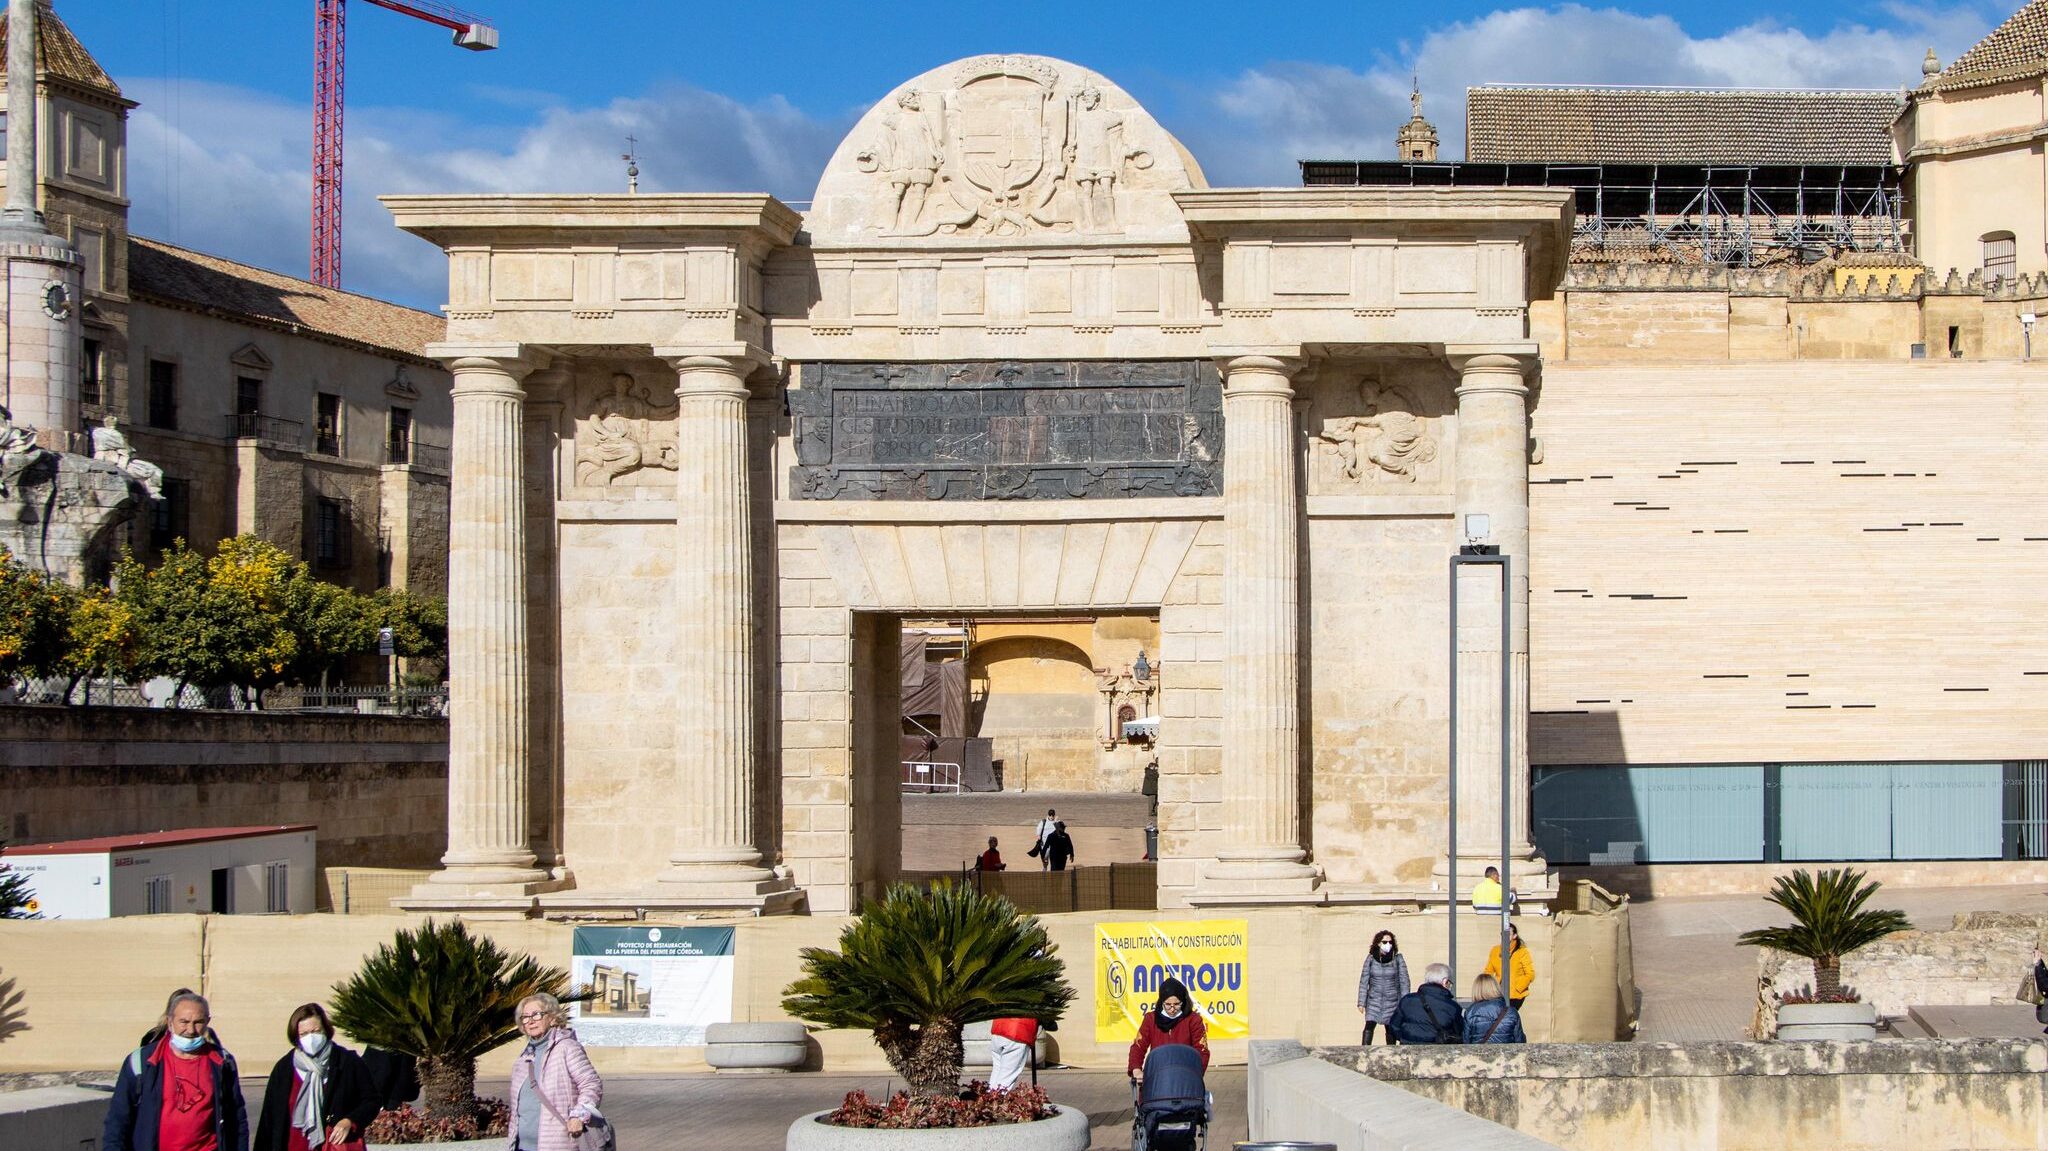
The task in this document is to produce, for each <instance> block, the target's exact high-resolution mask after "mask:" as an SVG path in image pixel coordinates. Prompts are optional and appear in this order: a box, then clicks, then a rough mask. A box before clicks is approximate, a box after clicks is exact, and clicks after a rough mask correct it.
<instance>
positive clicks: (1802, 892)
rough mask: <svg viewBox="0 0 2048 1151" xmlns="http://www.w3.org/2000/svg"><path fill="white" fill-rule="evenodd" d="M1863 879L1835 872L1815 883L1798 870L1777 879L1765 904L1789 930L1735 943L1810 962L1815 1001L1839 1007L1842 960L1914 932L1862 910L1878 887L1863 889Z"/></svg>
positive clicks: (1897, 918) (1896, 916)
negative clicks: (1787, 921) (1788, 916)
mask: <svg viewBox="0 0 2048 1151" xmlns="http://www.w3.org/2000/svg"><path fill="white" fill-rule="evenodd" d="M1863 875H1864V873H1863V872H1861V871H1851V870H1849V869H1848V868H1840V869H1830V870H1827V871H1823V872H1821V873H1820V875H1819V876H1818V877H1816V876H1813V875H1809V874H1808V873H1807V872H1805V871H1803V870H1801V871H1794V872H1793V873H1792V874H1790V875H1781V876H1779V877H1778V882H1777V884H1776V885H1775V886H1773V887H1772V888H1771V892H1770V894H1769V895H1766V896H1764V898H1765V899H1768V900H1770V901H1771V902H1772V903H1775V904H1777V905H1778V906H1779V907H1782V908H1784V909H1785V910H1786V911H1789V912H1791V913H1792V919H1793V921H1794V922H1793V924H1792V926H1790V927H1765V928H1761V929H1759V930H1756V931H1745V932H1743V933H1742V936H1741V938H1740V940H1739V942H1741V943H1744V944H1747V945H1748V946H1751V947H1769V948H1771V949H1773V950H1776V951H1782V952H1785V953H1786V954H1787V955H1796V956H1798V957H1800V958H1801V959H1811V960H1813V993H1814V997H1815V998H1816V999H1818V1000H1820V1001H1821V1002H1823V1003H1830V1002H1839V1001H1841V999H1842V957H1843V956H1844V955H1848V954H1850V953H1851V952H1854V951H1855V950H1857V949H1858V948H1860V947H1864V946H1866V945H1868V944H1871V943H1875V942H1876V941H1878V940H1880V939H1883V938H1884V937H1885V936H1887V935H1890V934H1892V933H1893V932H1895V931H1907V930H1910V929H1911V928H1912V926H1913V925H1912V924H1911V923H1909V922H1907V920H1906V915H1905V913H1904V912H1902V911H1878V910H1872V911H1865V910H1864V909H1863V905H1864V904H1865V903H1868V902H1870V897H1871V896H1872V895H1874V894H1876V893H1877V889H1878V886H1879V885H1878V884H1877V882H1876V881H1874V880H1873V881H1872V882H1870V883H1868V884H1865V883H1864V882H1863Z"/></svg>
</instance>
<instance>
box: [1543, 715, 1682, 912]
mask: <svg viewBox="0 0 2048 1151" xmlns="http://www.w3.org/2000/svg"><path fill="white" fill-rule="evenodd" d="M1627 762H1628V748H1627V746H1626V744H1625V741H1624V740H1623V738H1622V734H1621V716H1620V714H1619V713H1618V712H1615V711H1612V710H1608V711H1591V710H1588V711H1541V712H1531V713H1529V774H1530V780H1529V804H1530V808H1531V811H1530V818H1529V834H1530V837H1531V838H1532V839H1534V840H1535V841H1536V846H1537V848H1538V849H1539V850H1541V851H1542V853H1543V857H1544V858H1545V859H1547V860H1549V861H1550V863H1551V865H1552V866H1553V867H1558V866H1580V865H1591V866H1603V865H1608V866H1615V865H1619V866H1627V865H1633V864H1638V863H1645V862H1648V860H1647V858H1646V854H1645V852H1646V848H1647V846H1648V836H1646V835H1645V834H1644V827H1643V823H1644V816H1645V814H1646V813H1645V812H1644V810H1643V803H1642V797H1641V796H1640V795H1638V794H1637V791H1636V788H1635V787H1634V786H1632V785H1624V786H1615V781H1616V780H1617V779H1619V778H1622V777H1621V775H1620V773H1617V772H1616V771H1614V770H1613V767H1614V766H1615V765H1618V764H1625V763H1627ZM1642 875H1643V878H1642V880H1641V881H1640V882H1639V883H1636V884H1632V885H1631V886H1630V887H1629V889H1628V894H1629V896H1630V897H1631V898H1634V899H1654V898H1656V891H1655V890H1654V886H1653V884H1652V882H1651V881H1650V879H1649V878H1648V872H1643V873H1642Z"/></svg>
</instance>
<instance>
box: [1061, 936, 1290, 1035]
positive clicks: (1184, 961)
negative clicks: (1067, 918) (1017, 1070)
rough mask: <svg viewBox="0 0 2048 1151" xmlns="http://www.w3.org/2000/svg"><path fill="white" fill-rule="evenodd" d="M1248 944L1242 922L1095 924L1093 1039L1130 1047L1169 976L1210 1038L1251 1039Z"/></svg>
mask: <svg viewBox="0 0 2048 1151" xmlns="http://www.w3.org/2000/svg"><path fill="white" fill-rule="evenodd" d="M1247 940H1248V933H1247V932H1246V930H1245V921H1244V920H1242V919H1195V920H1188V921H1185V922H1174V923H1098V924H1096V926H1095V1041H1096V1042H1097V1043H1128V1042H1130V1041H1131V1039H1132V1038H1133V1037H1135V1036H1136V1035H1137V1034H1138V1024H1139V1023H1141V1022H1143V1021H1144V1018H1145V1012H1147V1011H1149V1010H1151V1008H1152V1005H1153V1001H1154V1000H1156V999H1158V998H1159V985H1160V983H1162V982H1164V981H1165V980H1167V979H1169V978H1171V979H1178V980H1180V981H1181V982H1182V983H1184V984H1186V985H1187V989H1188V994H1190V995H1192V996H1194V998H1195V1006H1196V1007H1197V1009H1199V1010H1200V1011H1201V1013H1202V1016H1203V1020H1204V1022H1205V1023H1206V1024H1207V1025H1208V1029H1209V1038H1210V1039H1245V1038H1248V1037H1249V1036H1250V1035H1251V1032H1252V1005H1251V980H1250V979H1249V978H1247V976H1246V972H1245V968H1246V961H1245V956H1246V950H1247Z"/></svg>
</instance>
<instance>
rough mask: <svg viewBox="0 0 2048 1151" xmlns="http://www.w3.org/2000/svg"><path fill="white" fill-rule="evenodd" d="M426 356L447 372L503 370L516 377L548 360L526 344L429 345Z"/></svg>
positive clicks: (518, 378) (521, 377) (518, 377)
mask: <svg viewBox="0 0 2048 1151" xmlns="http://www.w3.org/2000/svg"><path fill="white" fill-rule="evenodd" d="M427 355H429V356H431V357H433V358H434V359H437V360H439V361H441V362H442V363H444V364H446V365H448V370H449V371H450V372H503V373H504V374H506V375H508V376H511V377H512V378H513V379H515V380H523V379H525V378H526V376H527V373H529V372H532V371H533V370H534V369H536V368H538V367H540V366H541V365H542V364H543V363H545V362H546V359H547V357H545V356H543V355H540V354H539V353H538V351H537V349H535V348H533V347H532V346H530V345H527V344H428V345H427Z"/></svg>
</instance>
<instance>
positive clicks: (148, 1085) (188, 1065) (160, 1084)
mask: <svg viewBox="0 0 2048 1151" xmlns="http://www.w3.org/2000/svg"><path fill="white" fill-rule="evenodd" d="M212 1021H213V1011H212V1009H211V1008H210V1007H209V1006H208V1005H207V1002H206V997H205V996H202V995H194V994H191V993H186V994H183V995H179V996H177V997H175V998H173V999H172V1000H171V1013H170V1019H169V1020H168V1022H167V1031H166V1034H165V1035H164V1037H163V1038H162V1039H160V1040H158V1041H157V1042H156V1043H154V1044H152V1045H150V1046H147V1047H141V1048H137V1049H136V1050H135V1051H134V1052H133V1053H132V1054H130V1055H129V1056H128V1058H127V1059H126V1060H124V1061H123V1062H122V1064H121V1072H120V1076H119V1078H118V1079H117V1080H116V1081H115V1084H114V1097H113V1099H112V1100H111V1101H110V1102H109V1103H108V1105H107V1120H106V1125H105V1127H104V1129H103V1131H102V1132H101V1142H100V1146H101V1149H102V1151H249V1113H248V1108H247V1106H246V1105H245V1104H244V1103H243V1101H242V1077H241V1072H240V1071H239V1070H238V1069H237V1068H236V1066H235V1057H234V1056H232V1055H230V1054H228V1053H227V1051H226V1050H224V1049H223V1048H222V1047H221V1046H220V1039H219V1037H218V1036H216V1035H214V1033H213V1029H212V1027H211V1026H209V1025H210V1024H211V1023H212Z"/></svg>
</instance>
